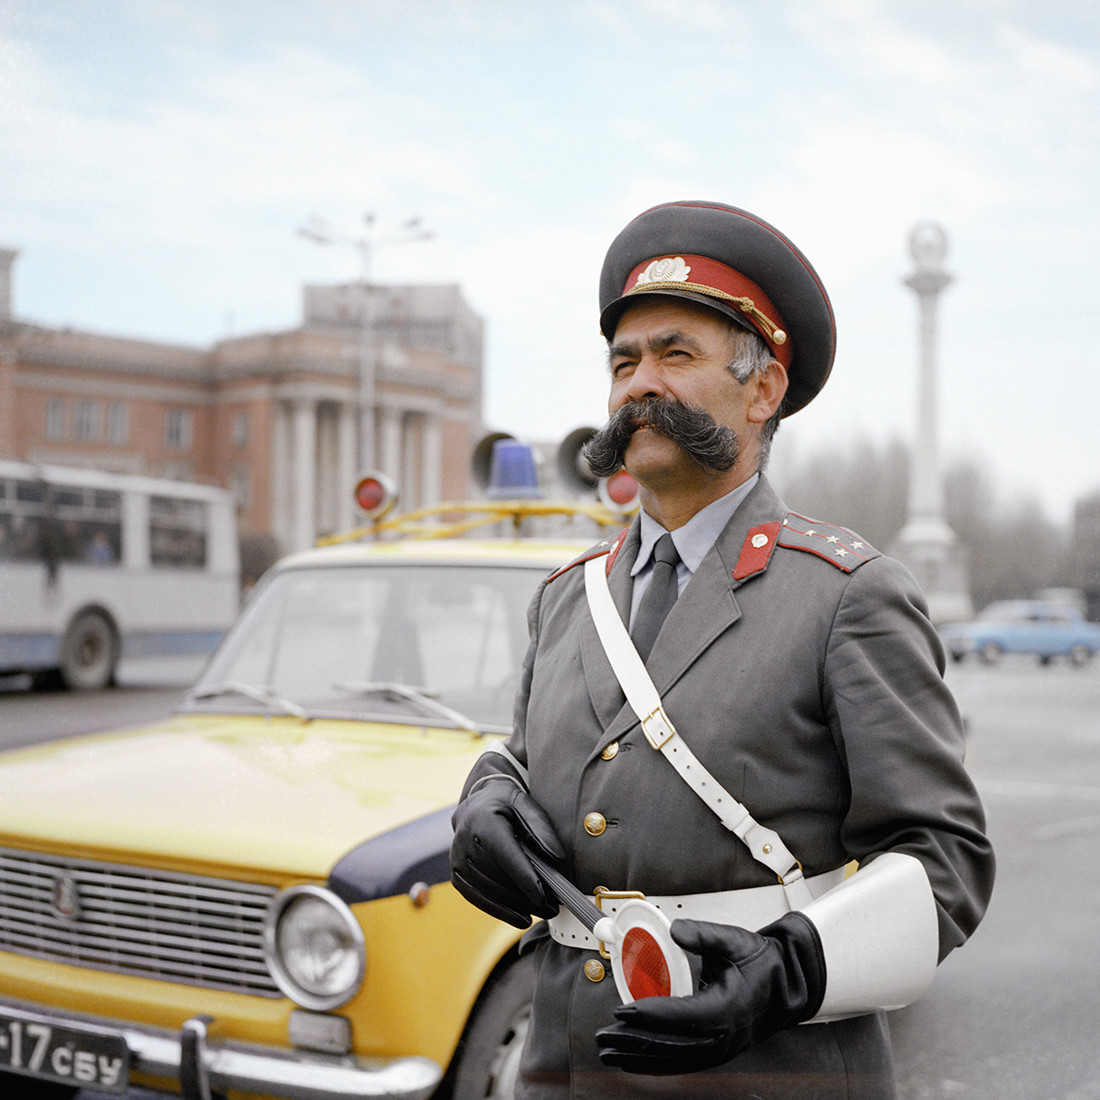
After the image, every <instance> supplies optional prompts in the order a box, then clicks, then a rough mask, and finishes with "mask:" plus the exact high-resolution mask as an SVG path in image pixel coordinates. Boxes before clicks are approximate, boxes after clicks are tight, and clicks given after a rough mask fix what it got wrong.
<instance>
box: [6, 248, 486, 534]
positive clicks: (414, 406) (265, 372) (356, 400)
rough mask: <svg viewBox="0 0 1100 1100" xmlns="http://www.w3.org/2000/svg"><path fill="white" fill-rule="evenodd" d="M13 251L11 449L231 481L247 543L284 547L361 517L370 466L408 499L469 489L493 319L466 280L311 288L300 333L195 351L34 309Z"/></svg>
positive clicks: (31, 457) (54, 459)
mask: <svg viewBox="0 0 1100 1100" xmlns="http://www.w3.org/2000/svg"><path fill="white" fill-rule="evenodd" d="M15 257H16V253H15V252H14V251H13V250H10V249H8V250H3V249H0V457H4V458H13V459H18V460H21V461H28V462H43V463H54V464H58V465H80V466H94V467H97V468H100V469H104V470H114V471H121V472H132V473H145V474H151V475H155V476H168V477H173V478H179V479H185V480H194V481H200V482H206V483H210V484H217V485H222V486H224V487H226V488H229V489H231V490H233V492H234V493H235V495H236V498H237V502H238V523H239V530H240V533H241V535H242V538H245V539H247V538H249V537H252V538H273V540H274V545H275V546H276V547H277V550H278V551H279V552H285V551H288V550H293V549H298V548H301V547H304V546H308V545H310V544H311V543H312V542H313V541H314V540H315V539H316V537H317V536H318V535H321V534H324V533H327V532H330V531H335V530H343V529H347V528H349V527H352V526H354V525H355V524H356V523H357V522H359V517H358V516H357V513H356V511H355V509H354V503H353V496H352V491H353V488H354V485H355V482H356V480H357V478H358V476H359V474H360V473H361V472H362V471H363V470H365V469H372V468H373V469H380V470H382V471H383V472H384V473H387V474H389V475H390V476H391V477H392V478H393V479H394V480H395V481H396V483H397V484H398V486H399V490H400V495H401V506H402V507H404V508H414V507H418V506H421V505H425V504H434V503H438V502H439V501H440V500H445V499H460V498H463V497H466V496H467V495H468V493H469V479H470V456H471V454H472V451H473V447H474V444H475V442H476V440H477V438H478V437H479V436H480V434H481V410H482V338H483V322H482V320H481V318H480V317H479V316H478V315H477V314H476V313H474V311H473V310H472V309H471V308H470V306H469V305H468V304H467V303H466V302H465V300H464V299H463V297H462V294H461V291H460V289H459V287H457V286H453V285H438V286H374V285H372V286H370V287H369V288H368V287H364V286H363V285H361V284H354V283H353V284H350V285H346V286H310V287H306V288H305V292H304V310H303V320H302V324H301V325H300V326H299V327H297V328H294V329H290V330H287V331H283V332H274V333H256V334H252V335H245V336H238V337H232V338H229V339H224V340H219V341H218V342H217V343H215V344H214V345H213V346H211V347H191V346H185V345H179V344H170V343H160V342H155V341H150V340H138V339H130V338H126V337H121V336H110V335H104V334H101V333H95V332H88V331H80V330H77V329H71V328H48V327H44V326H41V325H36V324H33V323H30V322H27V321H24V320H21V319H19V318H18V317H16V316H15V314H14V313H13V309H12V297H13V296H12V265H13V263H14V261H15ZM368 381H369V386H368V385H367V382H368ZM364 422H366V425H367V427H366V428H365V427H364ZM364 446H365V447H367V448H369V449H370V450H371V451H373V454H362V455H361V454H360V449H361V448H362V447H364Z"/></svg>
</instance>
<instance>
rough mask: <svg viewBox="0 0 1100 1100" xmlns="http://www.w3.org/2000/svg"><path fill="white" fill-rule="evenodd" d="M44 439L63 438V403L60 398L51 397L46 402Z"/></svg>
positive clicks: (62, 399)
mask: <svg viewBox="0 0 1100 1100" xmlns="http://www.w3.org/2000/svg"><path fill="white" fill-rule="evenodd" d="M46 438H47V439H64V438H65V401H64V398H61V397H51V398H50V399H49V401H47V402H46Z"/></svg>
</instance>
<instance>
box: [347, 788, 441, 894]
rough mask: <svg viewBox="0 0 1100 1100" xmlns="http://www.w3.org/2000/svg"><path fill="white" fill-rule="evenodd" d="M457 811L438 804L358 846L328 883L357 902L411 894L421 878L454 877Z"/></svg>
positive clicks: (432, 882)
mask: <svg viewBox="0 0 1100 1100" xmlns="http://www.w3.org/2000/svg"><path fill="white" fill-rule="evenodd" d="M453 812H454V807H453V806H450V807H448V808H447V809H445V810H438V811H437V812H436V813H434V814H429V815H428V816H427V817H421V818H418V819H417V820H416V821H410V822H409V823H408V824H407V825H402V826H400V827H399V828H397V829H393V830H392V831H391V832H388V833H383V834H382V836H376V837H374V838H373V839H372V840H368V841H366V842H364V843H363V844H360V845H359V847H358V848H353V849H352V850H351V851H350V852H348V854H347V855H346V856H344V857H343V858H342V859H341V860H340V862H339V863H337V864H336V866H335V867H333V869H332V872H331V874H330V875H329V880H328V884H329V889H331V890H332V892H333V893H334V894H336V896H337V897H339V898H342V899H343V900H344V901H346V902H347V903H348V904H349V905H355V904H357V903H359V902H363V901H375V900H377V899H378V898H390V897H393V896H395V895H396V894H407V893H408V892H409V890H410V889H411V888H412V887H413V886H414V885H415V884H416V883H418V882H425V883H427V884H428V885H429V886H434V885H435V884H436V883H438V882H450V880H451V837H452V836H453V832H452V830H451V814H452V813H453Z"/></svg>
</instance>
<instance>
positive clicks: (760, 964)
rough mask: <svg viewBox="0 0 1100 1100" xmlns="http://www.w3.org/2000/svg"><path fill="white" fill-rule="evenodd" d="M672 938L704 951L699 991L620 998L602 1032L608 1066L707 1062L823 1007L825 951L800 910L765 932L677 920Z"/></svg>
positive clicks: (690, 1067) (649, 1069)
mask: <svg viewBox="0 0 1100 1100" xmlns="http://www.w3.org/2000/svg"><path fill="white" fill-rule="evenodd" d="M672 938H673V939H674V940H675V941H676V942H677V943H678V944H679V945H680V946H681V947H683V948H684V949H685V950H686V951H692V952H694V953H695V954H697V955H701V956H702V958H703V969H702V973H701V976H700V989H699V992H698V993H695V994H693V995H692V996H690V997H645V998H643V999H642V1000H640V1001H634V1002H633V1003H631V1004H625V1005H620V1006H619V1008H617V1009H616V1010H615V1017H616V1019H617V1020H618V1021H619V1022H618V1023H617V1024H614V1025H613V1026H611V1027H606V1028H603V1029H601V1030H600V1031H597V1032H596V1043H597V1045H598V1046H599V1048H600V1051H599V1054H600V1061H601V1062H603V1064H604V1065H606V1066H618V1067H619V1068H620V1069H624V1070H626V1071H627V1072H628V1073H650V1074H670V1073H692V1072H694V1071H696V1070H701V1069H709V1068H710V1067H712V1066H717V1065H721V1063H723V1062H728V1061H729V1060H730V1059H731V1058H733V1057H734V1056H735V1055H737V1054H740V1053H741V1051H743V1050H746V1049H747V1048H748V1047H750V1046H752V1045H753V1044H754V1043H758V1042H759V1041H760V1040H761V1039H766V1038H767V1037H768V1036H769V1035H772V1034H774V1033H775V1032H776V1031H779V1030H781V1029H782V1028H786V1027H791V1026H793V1025H794V1024H797V1023H801V1022H802V1021H803V1020H808V1019H810V1018H811V1017H812V1016H814V1015H815V1014H816V1013H817V1010H818V1009H819V1008H820V1007H821V1001H822V998H823V997H824V996H825V956H824V953H823V951H822V948H821V940H820V938H819V937H818V934H817V929H816V928H814V926H813V924H812V923H811V922H810V921H809V920H808V919H807V918H806V917H804V916H803V915H802V914H801V913H788V914H786V916H784V917H781V918H780V919H779V920H777V921H776V922H775V923H774V924H769V925H768V926H767V927H766V928H762V929H761V930H760V931H759V932H749V931H748V930H747V929H744V928H737V927H735V926H733V925H728V924H711V923H710V922H708V921H694V920H678V921H674V922H673V925H672Z"/></svg>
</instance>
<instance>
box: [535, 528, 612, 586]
mask: <svg viewBox="0 0 1100 1100" xmlns="http://www.w3.org/2000/svg"><path fill="white" fill-rule="evenodd" d="M629 530H630V529H629V528H624V529H623V530H622V531H621V532H619V536H618V538H616V539H604V541H603V542H600V543H597V544H596V545H595V546H593V547H592V548H591V549H590V550H586V551H585V552H584V553H583V554H581V556H580V557H578V558H574V559H573V560H572V561H571V562H569V564H568V565H563V566H562V567H561V568H560V569H555V570H554V572H553V573H551V574H550V576H549V577H547V578H546V583H547V584H549V583H550V582H551V581H556V580H557V579H558V577H560V576H562V575H563V574H564V573H568V572H569V570H570V569H572V568H573V567H574V566H576V565H583V564H584V563H585V562H586V561H591V559H592V558H598V557H601V556H602V555H604V554H606V555H607V571H608V572H609V573H610V572H611V566H612V565H613V564H614V562H615V558H616V557H617V556H618V554H619V551H620V550H621V549H622V545H623V543H624V542H625V541H626V536H627V532H628V531H629Z"/></svg>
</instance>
